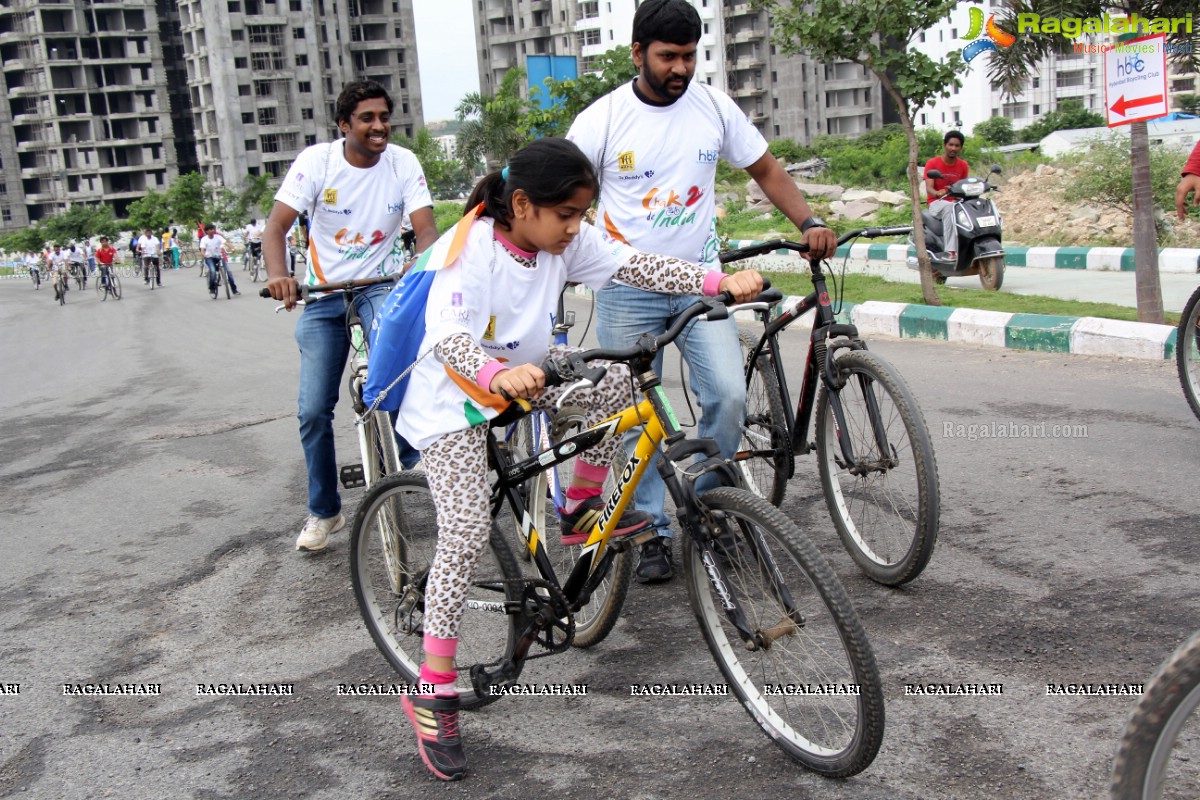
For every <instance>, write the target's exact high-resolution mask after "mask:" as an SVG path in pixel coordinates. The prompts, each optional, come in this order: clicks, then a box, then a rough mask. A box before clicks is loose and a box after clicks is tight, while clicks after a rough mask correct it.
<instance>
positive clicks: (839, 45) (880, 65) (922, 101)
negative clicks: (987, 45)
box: [753, 0, 962, 305]
mask: <svg viewBox="0 0 1200 800" xmlns="http://www.w3.org/2000/svg"><path fill="white" fill-rule="evenodd" d="M753 2H754V4H755V6H757V7H759V8H764V9H767V10H768V11H769V12H770V15H771V25H772V27H773V29H774V30H775V37H774V40H775V43H776V44H777V45H778V46H779V48H780V49H781V50H782V51H783V52H784V53H785V54H792V53H798V52H804V53H808V54H809V55H810V56H812V57H813V58H815V59H816V61H817V62H818V63H829V62H832V61H839V60H844V61H851V62H853V63H855V64H858V65H860V66H862V67H864V68H865V69H868V70H870V71H871V72H872V73H873V74H874V75H875V77H876V78H878V79H879V83H880V86H882V87H883V90H884V91H885V92H886V93H887V94H888V96H889V97H890V98H891V99H892V102H893V103H894V104H895V106H896V109H897V110H898V111H899V112H900V121H901V125H903V127H904V133H905V136H906V137H907V139H908V187H909V198H910V200H911V208H912V219H913V239H914V241H915V242H916V245H917V260H918V262H919V263H920V266H921V293H922V295H923V296H924V298H925V302H926V303H929V304H930V305H941V299H940V298H939V297H938V294H937V289H936V288H935V287H934V283H933V270H932V267H931V265H930V263H929V252H928V251H927V250H926V248H925V232H924V230H923V228H922V226H921V212H922V211H924V209H925V202H924V198H922V197H919V196H918V193H917V187H918V182H919V176H918V174H917V153H918V145H917V134H916V128H915V127H914V125H913V120H914V119H915V118H916V114H917V112H918V111H919V110H920V109H921V108H922V107H923V106H925V105H926V104H927V103H928V102H929V101H930V100H932V99H934V98H935V97H946V96H947V95H949V93H950V91H951V88H952V87H955V86H959V85H961V83H960V81H959V80H958V78H957V73H958V72H960V71H961V70H962V60H961V59H960V58H959V51H958V50H953V51H951V52H950V53H949V54H947V56H946V57H945V58H943V59H941V60H939V61H934V60H933V59H931V58H930V57H929V56H927V55H925V54H924V53H922V52H919V51H917V50H912V49H910V48H909V43H910V42H913V41H915V39H916V37H917V34H918V33H921V32H923V31H925V30H926V29H928V28H931V27H933V26H934V25H935V24H936V23H937V22H938V21H940V20H941V19H943V18H944V17H945V16H946V15H948V14H949V13H950V10H951V9H952V8H954V6H955V4H956V3H955V0H928V2H923V3H913V2H910V0H873V1H872V2H870V3H867V2H852V1H850V2H839V1H838V0H815V1H814V2H812V3H807V4H804V3H792V2H790V0H753ZM879 31H887V36H886V37H881V36H880V35H879V33H878V32H879Z"/></svg>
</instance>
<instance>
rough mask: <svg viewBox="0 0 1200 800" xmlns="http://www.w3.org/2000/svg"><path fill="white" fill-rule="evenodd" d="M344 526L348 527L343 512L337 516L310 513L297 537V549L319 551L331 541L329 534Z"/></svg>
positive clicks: (311, 551)
mask: <svg viewBox="0 0 1200 800" xmlns="http://www.w3.org/2000/svg"><path fill="white" fill-rule="evenodd" d="M344 527H346V518H345V517H344V516H342V515H341V514H338V515H337V516H336V517H318V516H315V515H313V514H309V515H308V519H306V520H305V521H304V527H303V528H301V529H300V536H299V538H297V539H296V549H297V550H307V551H308V552H310V553H319V552H320V551H322V550H324V549H325V545H326V544H327V543H328V541H329V534H331V533H337V532H338V531H340V530H341V529H342V528H344Z"/></svg>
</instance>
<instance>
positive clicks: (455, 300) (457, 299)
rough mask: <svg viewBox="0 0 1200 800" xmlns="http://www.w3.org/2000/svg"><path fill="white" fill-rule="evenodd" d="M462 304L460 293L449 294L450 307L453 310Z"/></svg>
mask: <svg viewBox="0 0 1200 800" xmlns="http://www.w3.org/2000/svg"><path fill="white" fill-rule="evenodd" d="M462 303H463V301H462V292H451V293H450V305H452V306H454V307H455V308H458V307H459V306H461V305H462Z"/></svg>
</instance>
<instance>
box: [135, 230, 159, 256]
mask: <svg viewBox="0 0 1200 800" xmlns="http://www.w3.org/2000/svg"><path fill="white" fill-rule="evenodd" d="M161 246H162V240H161V239H159V238H158V237H157V236H146V235H144V234H143V235H142V236H141V237H139V238H138V250H139V252H141V254H142V255H143V256H157V255H158V250H159V248H160V247H161Z"/></svg>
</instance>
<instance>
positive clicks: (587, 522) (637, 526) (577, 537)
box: [558, 495, 654, 545]
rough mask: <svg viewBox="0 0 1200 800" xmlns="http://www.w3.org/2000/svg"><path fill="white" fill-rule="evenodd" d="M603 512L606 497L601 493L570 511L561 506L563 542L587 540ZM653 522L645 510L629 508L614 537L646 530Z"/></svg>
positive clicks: (572, 542) (573, 542)
mask: <svg viewBox="0 0 1200 800" xmlns="http://www.w3.org/2000/svg"><path fill="white" fill-rule="evenodd" d="M603 513H604V499H603V498H602V497H600V496H599V495H596V496H595V497H589V498H587V499H586V500H584V501H583V502H581V503H580V504H579V506H578V507H577V508H576V509H575V510H574V511H572V512H570V513H567V512H566V511H564V510H563V509H561V508H560V509H559V510H558V516H559V519H561V520H562V532H563V533H562V543H563V544H565V545H572V544H583V543H584V542H586V541H587V540H588V537H590V536H591V535H592V528H594V527H596V523H597V522H599V521H600V515H601V514H603ZM653 524H654V518H653V517H651V516H650V515H649V514H647V513H646V512H645V511H638V510H637V509H633V508H627V509H625V513H624V514H622V515H621V519H620V521H619V522H618V523H617V529H616V530H615V531H613V537H617V536H628V535H629V534H631V533H637V532H639V531H644V530H646V529H647V528H649V527H650V526H651V525H653Z"/></svg>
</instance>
